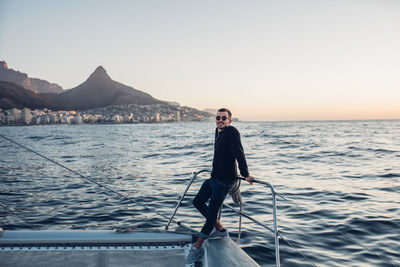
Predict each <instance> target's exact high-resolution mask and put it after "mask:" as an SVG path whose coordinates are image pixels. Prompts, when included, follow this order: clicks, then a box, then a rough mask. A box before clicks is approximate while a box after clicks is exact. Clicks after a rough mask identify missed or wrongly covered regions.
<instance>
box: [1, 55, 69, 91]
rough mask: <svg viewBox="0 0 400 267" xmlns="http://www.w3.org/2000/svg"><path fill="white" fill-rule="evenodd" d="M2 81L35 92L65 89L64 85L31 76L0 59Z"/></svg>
mask: <svg viewBox="0 0 400 267" xmlns="http://www.w3.org/2000/svg"><path fill="white" fill-rule="evenodd" d="M0 81H4V82H12V83H15V84H18V85H20V86H22V87H24V88H26V89H29V90H31V91H33V92H35V93H59V92H62V91H63V89H62V87H61V86H59V85H58V84H55V83H49V82H48V81H45V80H41V79H36V78H29V77H28V75H27V74H26V73H22V72H19V71H15V70H13V69H9V68H8V65H7V62H5V61H0Z"/></svg>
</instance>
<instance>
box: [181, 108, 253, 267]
mask: <svg viewBox="0 0 400 267" xmlns="http://www.w3.org/2000/svg"><path fill="white" fill-rule="evenodd" d="M215 119H216V124H217V128H216V129H215V143H214V159H213V167H212V171H211V178H210V179H207V180H206V181H204V183H203V185H202V186H201V188H200V190H199V192H198V193H197V195H196V197H195V198H194V200H193V205H194V206H195V207H196V208H197V209H198V210H199V211H200V213H201V214H202V215H203V216H204V217H205V218H206V222H205V224H204V226H203V228H202V229H201V232H200V236H199V238H198V239H197V241H196V242H195V243H194V244H193V245H192V248H191V250H190V252H189V255H188V256H187V258H186V263H193V262H195V261H197V259H198V258H199V257H200V256H201V254H202V252H203V248H202V245H203V242H204V241H205V240H206V239H207V238H219V237H221V238H222V237H228V236H229V235H228V230H226V229H225V228H224V227H223V226H222V224H221V222H220V221H219V220H217V215H218V210H219V208H220V207H221V206H222V203H223V202H224V199H225V197H226V195H227V194H228V192H229V191H230V190H231V188H232V186H233V185H234V183H235V181H236V179H237V170H236V169H237V168H236V161H237V162H238V163H239V169H240V174H241V175H242V176H243V177H246V181H247V182H249V183H250V184H252V183H253V177H252V176H250V175H249V171H248V169H247V163H246V158H245V155H244V151H243V147H242V143H241V141H240V134H239V131H238V130H237V129H236V128H235V127H233V126H230V124H231V122H232V113H231V112H230V111H229V110H228V109H226V108H220V109H219V110H218V112H217V115H216V117H215ZM207 200H210V201H209V203H208V206H207V205H206V202H207ZM214 227H215V231H214V232H213V233H211V232H212V230H213V228H214ZM210 233H211V235H210Z"/></svg>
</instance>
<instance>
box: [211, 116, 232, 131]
mask: <svg viewBox="0 0 400 267" xmlns="http://www.w3.org/2000/svg"><path fill="white" fill-rule="evenodd" d="M231 122H232V119H231V118H229V114H228V112H226V111H224V112H218V113H217V116H215V123H216V124H217V127H218V130H220V131H222V130H223V129H224V128H225V127H227V126H229V124H231Z"/></svg>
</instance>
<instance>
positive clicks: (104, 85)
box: [52, 66, 165, 110]
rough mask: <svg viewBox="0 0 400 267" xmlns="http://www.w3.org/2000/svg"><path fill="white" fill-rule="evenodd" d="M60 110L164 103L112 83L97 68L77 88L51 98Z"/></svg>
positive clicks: (100, 68)
mask: <svg viewBox="0 0 400 267" xmlns="http://www.w3.org/2000/svg"><path fill="white" fill-rule="evenodd" d="M52 99H53V101H54V103H56V104H57V106H59V107H60V108H61V109H65V110H70V109H75V110H85V109H92V108H98V107H106V106H110V105H122V104H141V105H150V104H159V103H165V102H163V101H160V100H157V99H155V98H154V97H152V96H151V95H149V94H147V93H144V92H142V91H139V90H136V89H134V88H132V87H129V86H126V85H123V84H122V83H119V82H116V81H113V80H112V79H111V78H110V76H108V74H107V72H106V70H105V69H104V68H103V67H101V66H100V67H97V68H96V70H95V71H94V72H93V73H92V74H91V75H90V76H89V78H88V79H87V80H86V81H85V82H84V83H82V84H80V85H78V86H77V87H75V88H73V89H70V90H65V91H63V92H62V93H60V94H57V95H55V96H53V97H52Z"/></svg>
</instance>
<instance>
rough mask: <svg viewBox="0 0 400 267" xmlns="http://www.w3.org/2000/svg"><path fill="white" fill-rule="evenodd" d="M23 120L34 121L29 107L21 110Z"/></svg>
mask: <svg viewBox="0 0 400 267" xmlns="http://www.w3.org/2000/svg"><path fill="white" fill-rule="evenodd" d="M21 122H22V123H25V124H31V123H32V113H31V110H30V109H29V108H24V109H23V110H22V112H21Z"/></svg>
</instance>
